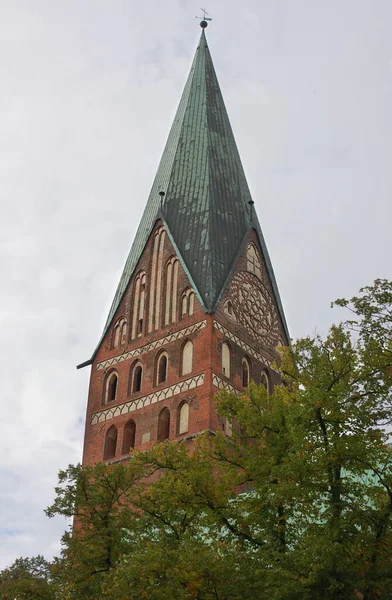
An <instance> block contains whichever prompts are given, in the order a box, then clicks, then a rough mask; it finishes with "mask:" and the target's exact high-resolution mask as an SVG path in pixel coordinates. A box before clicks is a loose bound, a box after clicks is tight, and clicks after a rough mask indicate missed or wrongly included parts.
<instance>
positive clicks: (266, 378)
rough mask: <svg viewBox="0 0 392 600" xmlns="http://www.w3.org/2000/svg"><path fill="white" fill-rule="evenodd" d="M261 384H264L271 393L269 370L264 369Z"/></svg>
mask: <svg viewBox="0 0 392 600" xmlns="http://www.w3.org/2000/svg"><path fill="white" fill-rule="evenodd" d="M260 379H261V385H263V386H264V387H265V389H266V390H267V394H269V393H270V380H269V376H268V373H267V371H262V372H261V378H260Z"/></svg>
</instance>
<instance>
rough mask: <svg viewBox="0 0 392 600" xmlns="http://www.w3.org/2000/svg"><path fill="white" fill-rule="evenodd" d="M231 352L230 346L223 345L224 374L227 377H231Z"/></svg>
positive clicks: (224, 343)
mask: <svg viewBox="0 0 392 600" xmlns="http://www.w3.org/2000/svg"><path fill="white" fill-rule="evenodd" d="M230 363H231V352H230V348H229V345H228V344H226V342H223V344H222V373H223V375H226V377H230Z"/></svg>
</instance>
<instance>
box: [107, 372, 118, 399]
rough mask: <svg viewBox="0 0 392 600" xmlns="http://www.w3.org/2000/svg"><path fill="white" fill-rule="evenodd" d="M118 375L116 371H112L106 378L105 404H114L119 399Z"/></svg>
mask: <svg viewBox="0 0 392 600" xmlns="http://www.w3.org/2000/svg"><path fill="white" fill-rule="evenodd" d="M117 386H118V375H117V372H116V371H112V372H111V373H109V375H108V376H107V377H106V381H105V395H104V402H105V404H106V403H107V402H114V400H115V399H116V397H117Z"/></svg>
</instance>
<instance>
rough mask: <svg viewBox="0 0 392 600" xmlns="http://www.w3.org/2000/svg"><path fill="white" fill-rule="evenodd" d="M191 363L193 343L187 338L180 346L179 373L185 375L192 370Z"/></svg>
mask: <svg viewBox="0 0 392 600" xmlns="http://www.w3.org/2000/svg"><path fill="white" fill-rule="evenodd" d="M192 363H193V344H192V342H191V340H188V341H187V342H186V343H185V344H184V346H183V348H182V364H181V375H187V374H188V373H191V372H192Z"/></svg>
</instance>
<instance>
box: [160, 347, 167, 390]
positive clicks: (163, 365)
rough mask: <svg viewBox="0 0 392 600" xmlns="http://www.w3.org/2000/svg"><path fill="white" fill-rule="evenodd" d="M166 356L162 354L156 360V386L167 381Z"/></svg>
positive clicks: (164, 353)
mask: <svg viewBox="0 0 392 600" xmlns="http://www.w3.org/2000/svg"><path fill="white" fill-rule="evenodd" d="M167 367H168V356H167V353H166V352H162V353H161V354H160V355H159V357H158V360H157V384H158V385H160V384H161V383H165V381H166V380H167Z"/></svg>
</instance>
